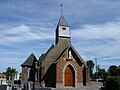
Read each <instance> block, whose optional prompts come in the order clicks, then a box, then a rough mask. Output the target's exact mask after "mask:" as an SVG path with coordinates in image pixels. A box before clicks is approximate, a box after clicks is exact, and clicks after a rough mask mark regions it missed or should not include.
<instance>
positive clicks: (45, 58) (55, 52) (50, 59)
mask: <svg viewBox="0 0 120 90" xmlns="http://www.w3.org/2000/svg"><path fill="white" fill-rule="evenodd" d="M62 44H63V45H61V44H60V43H59V44H56V45H55V46H54V48H52V49H51V50H50V51H49V53H47V54H44V55H41V57H40V59H39V62H40V63H42V65H43V66H45V67H44V70H45V73H46V71H47V70H48V68H49V67H50V65H51V64H54V63H57V62H58V60H59V58H60V57H61V55H62V54H63V53H64V52H65V51H66V50H68V49H69V48H71V49H72V50H73V51H74V52H75V54H76V55H77V57H78V58H79V61H80V62H81V63H82V64H85V62H84V60H83V59H82V57H81V56H80V55H79V54H78V52H77V51H76V50H75V48H74V47H73V46H72V45H71V44H68V45H67V44H66V45H64V44H65V43H62Z"/></svg>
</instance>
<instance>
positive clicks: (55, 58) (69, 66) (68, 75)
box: [21, 15, 90, 87]
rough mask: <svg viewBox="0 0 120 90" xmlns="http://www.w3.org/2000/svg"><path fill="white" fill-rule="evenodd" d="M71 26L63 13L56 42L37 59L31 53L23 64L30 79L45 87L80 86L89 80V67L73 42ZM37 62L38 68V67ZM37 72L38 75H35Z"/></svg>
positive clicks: (57, 29)
mask: <svg viewBox="0 0 120 90" xmlns="http://www.w3.org/2000/svg"><path fill="white" fill-rule="evenodd" d="M70 34H71V33H70V27H69V25H68V23H67V22H66V20H65V18H64V16H63V15H62V16H61V17H60V19H59V22H58V24H57V28H56V41H55V42H56V43H55V45H51V47H50V48H49V49H48V51H47V52H46V53H44V54H42V55H41V56H40V57H39V59H38V60H37V59H36V57H35V56H34V54H31V55H30V56H29V57H28V58H27V60H26V61H25V62H24V63H23V64H22V65H21V66H22V71H23V79H24V68H27V70H28V72H29V73H28V80H31V81H34V80H35V78H36V77H37V81H38V82H39V83H40V85H42V86H45V87H80V86H82V85H86V84H87V83H88V82H89V80H90V77H89V69H88V67H87V65H86V63H85V61H84V60H83V59H82V57H81V56H80V55H79V54H78V52H77V51H76V50H75V48H74V47H73V45H72V44H71V36H70ZM36 63H38V64H37V66H38V68H37V71H35V70H36V69H35V68H36ZM35 72H37V75H35Z"/></svg>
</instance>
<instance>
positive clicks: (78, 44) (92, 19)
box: [0, 0, 120, 72]
mask: <svg viewBox="0 0 120 90" xmlns="http://www.w3.org/2000/svg"><path fill="white" fill-rule="evenodd" d="M60 4H63V7H62V8H63V15H64V17H65V19H66V21H67V23H68V24H69V26H70V30H71V42H72V45H73V46H74V47H75V49H76V50H77V51H78V53H79V54H80V55H81V57H82V58H83V59H84V60H85V61H87V60H93V61H94V63H95V58H97V62H98V64H99V65H100V67H101V68H105V69H106V70H107V69H108V68H109V66H110V65H117V66H119V65H120V0H0V72H4V71H5V70H6V68H7V67H13V68H16V70H17V71H18V72H21V66H20V65H21V64H22V63H23V62H24V61H25V60H26V59H27V58H28V56H29V55H30V54H31V53H34V54H35V56H36V57H37V58H39V56H40V55H41V54H42V53H45V52H46V51H47V49H48V48H49V47H50V46H51V44H54V43H55V29H56V26H57V23H58V21H59V18H60V16H61V7H60Z"/></svg>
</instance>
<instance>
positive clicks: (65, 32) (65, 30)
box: [56, 15, 70, 44]
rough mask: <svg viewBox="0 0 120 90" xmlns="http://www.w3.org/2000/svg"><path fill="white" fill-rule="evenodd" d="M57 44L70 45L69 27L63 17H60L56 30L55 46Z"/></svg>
mask: <svg viewBox="0 0 120 90" xmlns="http://www.w3.org/2000/svg"><path fill="white" fill-rule="evenodd" d="M58 43H66V44H70V27H69V26H68V24H67V22H66V20H65V18H64V16H63V15H62V16H61V17H60V19H59V22H58V25H57V28H56V44H58Z"/></svg>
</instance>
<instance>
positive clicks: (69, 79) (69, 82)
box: [65, 66, 74, 86]
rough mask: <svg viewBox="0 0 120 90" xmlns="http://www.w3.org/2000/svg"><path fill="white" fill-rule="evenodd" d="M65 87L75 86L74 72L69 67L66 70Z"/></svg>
mask: <svg viewBox="0 0 120 90" xmlns="http://www.w3.org/2000/svg"><path fill="white" fill-rule="evenodd" d="M65 86H74V72H73V70H72V68H71V67H69V66H68V67H67V68H66V69H65Z"/></svg>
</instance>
